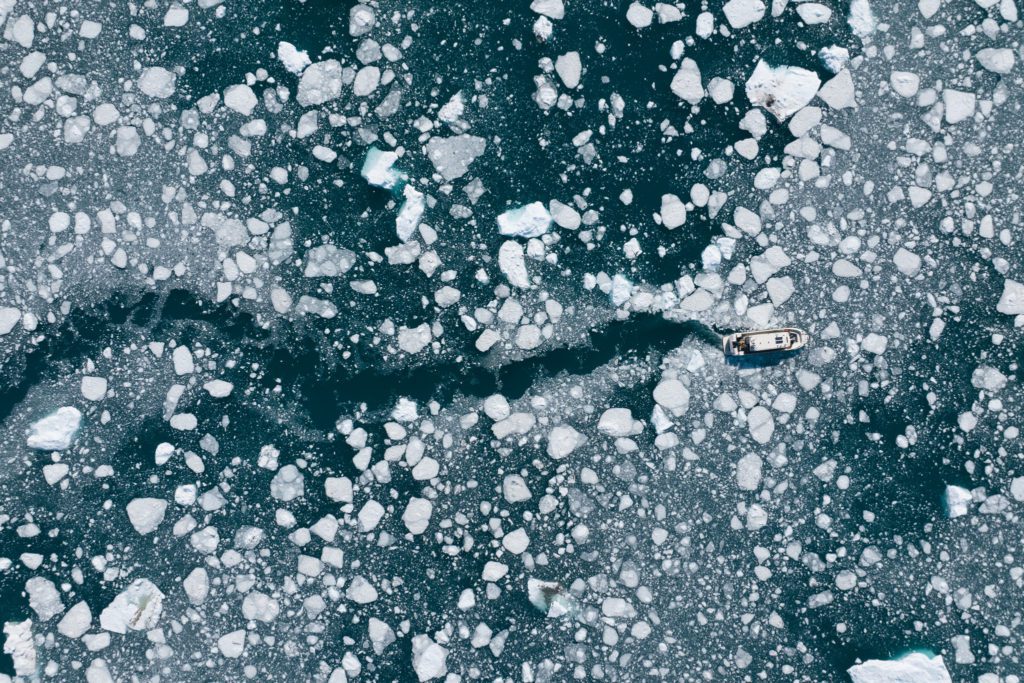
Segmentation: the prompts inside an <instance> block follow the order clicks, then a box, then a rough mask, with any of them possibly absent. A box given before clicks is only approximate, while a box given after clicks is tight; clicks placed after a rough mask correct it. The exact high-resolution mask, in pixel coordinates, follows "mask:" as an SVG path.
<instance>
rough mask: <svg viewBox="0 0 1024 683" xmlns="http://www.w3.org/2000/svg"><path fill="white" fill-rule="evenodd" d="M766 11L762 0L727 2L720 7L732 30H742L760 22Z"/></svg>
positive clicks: (732, 0) (733, 0)
mask: <svg viewBox="0 0 1024 683" xmlns="http://www.w3.org/2000/svg"><path fill="white" fill-rule="evenodd" d="M766 9H767V6H766V5H765V4H764V2H762V0H729V2H727V3H725V5H724V6H723V7H722V11H723V12H725V18H726V19H727V20H728V21H729V25H730V26H732V27H733V28H744V27H745V26H750V25H751V24H753V23H756V22H758V21H761V19H762V18H763V17H764V13H765V10H766Z"/></svg>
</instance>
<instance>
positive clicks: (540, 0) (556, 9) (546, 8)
mask: <svg viewBox="0 0 1024 683" xmlns="http://www.w3.org/2000/svg"><path fill="white" fill-rule="evenodd" d="M530 9H531V10H532V11H534V12H536V13H537V14H543V15H544V16H545V17H549V18H551V19H561V18H563V17H564V16H565V4H564V3H563V2H562V0H533V2H532V3H530Z"/></svg>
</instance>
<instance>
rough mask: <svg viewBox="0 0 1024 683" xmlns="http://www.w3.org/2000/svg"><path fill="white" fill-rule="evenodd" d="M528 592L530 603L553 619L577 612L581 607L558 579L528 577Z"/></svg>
mask: <svg viewBox="0 0 1024 683" xmlns="http://www.w3.org/2000/svg"><path fill="white" fill-rule="evenodd" d="M526 594H527V597H528V598H529V600H530V604H531V605H533V606H534V607H536V608H537V609H539V610H540V611H541V612H543V613H544V614H545V615H546V616H547V617H548V618H551V619H556V618H558V617H561V616H563V615H566V614H569V615H572V614H575V613H576V612H577V611H578V609H579V605H578V604H577V602H576V599H575V598H573V597H572V596H571V595H569V593H568V592H567V591H566V590H565V588H563V587H562V584H560V583H558V582H557V581H541V580H540V579H534V578H530V579H527V581H526Z"/></svg>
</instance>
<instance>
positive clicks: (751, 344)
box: [722, 327, 810, 356]
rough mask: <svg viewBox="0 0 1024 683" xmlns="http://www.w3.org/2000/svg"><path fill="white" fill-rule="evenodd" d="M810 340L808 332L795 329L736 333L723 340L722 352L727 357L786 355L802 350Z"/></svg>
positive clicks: (784, 328) (781, 328)
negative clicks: (763, 354) (789, 352)
mask: <svg viewBox="0 0 1024 683" xmlns="http://www.w3.org/2000/svg"><path fill="white" fill-rule="evenodd" d="M808 339H810V337H809V336H808V334H807V333H806V332H804V331H803V330H798V329H797V328H795V327H780V328H778V329H774V330H753V331H750V332H736V333H735V334H730V335H728V336H726V337H723V338H722V350H723V351H725V355H726V356H753V355H758V354H762V353H785V352H787V351H796V350H798V349H802V348H803V347H804V346H806V345H807V341H808Z"/></svg>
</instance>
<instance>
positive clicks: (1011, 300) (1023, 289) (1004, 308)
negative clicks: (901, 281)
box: [29, 279, 1024, 446]
mask: <svg viewBox="0 0 1024 683" xmlns="http://www.w3.org/2000/svg"><path fill="white" fill-rule="evenodd" d="M996 310H997V311H999V312H1000V313H1004V314H1006V315H1024V284H1021V283H1019V282H1017V281H1016V280H1010V279H1006V280H1005V281H1004V282H1003V294H1002V296H1000V297H999V303H998V304H996ZM29 445H30V446H31V444H29Z"/></svg>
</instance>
